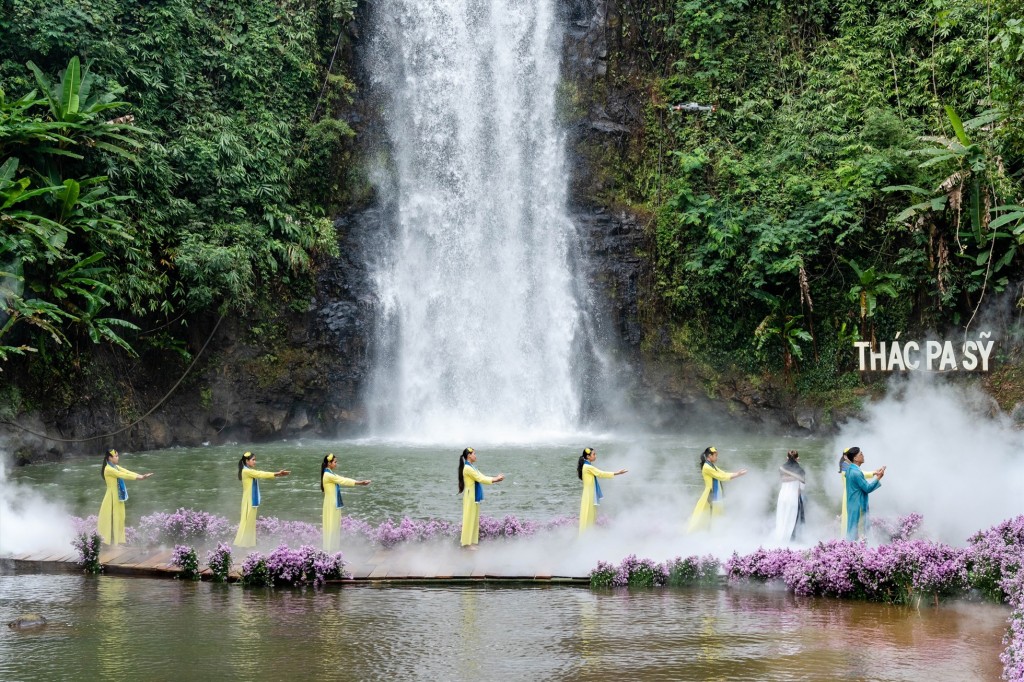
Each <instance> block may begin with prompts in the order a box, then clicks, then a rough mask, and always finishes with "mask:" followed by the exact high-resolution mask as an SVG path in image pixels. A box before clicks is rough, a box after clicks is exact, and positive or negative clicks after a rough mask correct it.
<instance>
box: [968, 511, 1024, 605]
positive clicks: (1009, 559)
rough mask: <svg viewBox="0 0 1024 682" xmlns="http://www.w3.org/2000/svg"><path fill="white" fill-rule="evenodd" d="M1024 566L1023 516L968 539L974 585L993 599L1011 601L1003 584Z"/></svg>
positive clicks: (971, 577)
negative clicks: (1023, 564)
mask: <svg viewBox="0 0 1024 682" xmlns="http://www.w3.org/2000/svg"><path fill="white" fill-rule="evenodd" d="M1022 563H1024V515H1022V516H1018V517H1016V518H1012V519H1009V520H1007V521H1003V522H1002V523H999V524H996V525H995V526H992V527H991V528H989V529H988V530H984V531H979V532H977V533H975V534H974V535H972V536H971V537H970V538H968V539H967V564H968V572H969V573H970V580H971V586H972V587H974V588H975V589H977V590H979V591H981V592H982V593H983V594H985V596H987V597H989V598H991V599H995V600H998V601H1008V600H1009V597H1010V595H1009V593H1008V592H1007V591H1006V590H1005V589H1004V588H1003V581H1004V580H1005V579H1006V578H1012V577H1013V576H1014V575H1016V574H1017V572H1018V571H1019V570H1020V568H1021V565H1022Z"/></svg>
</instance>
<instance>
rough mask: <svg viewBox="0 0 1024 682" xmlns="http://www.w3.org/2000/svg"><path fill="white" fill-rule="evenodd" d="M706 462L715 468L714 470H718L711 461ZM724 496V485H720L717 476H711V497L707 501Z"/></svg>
mask: <svg viewBox="0 0 1024 682" xmlns="http://www.w3.org/2000/svg"><path fill="white" fill-rule="evenodd" d="M708 464H709V465H710V466H711V468H712V469H715V470H716V471H717V470H718V467H716V466H715V465H714V464H711V462H708ZM724 497H725V486H724V485H722V482H721V481H719V480H718V479H717V478H712V479H711V499H710V500H709V501H710V502H718V501H719V500H721V499H722V498H724Z"/></svg>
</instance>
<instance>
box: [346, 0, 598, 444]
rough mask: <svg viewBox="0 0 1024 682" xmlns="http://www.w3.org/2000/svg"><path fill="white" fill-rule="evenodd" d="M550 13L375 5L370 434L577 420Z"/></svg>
mask: <svg viewBox="0 0 1024 682" xmlns="http://www.w3.org/2000/svg"><path fill="white" fill-rule="evenodd" d="M556 7H557V3H556V2H555V0H538V1H536V2H529V3H523V2H521V1H519V0H394V1H393V2H388V3H378V5H377V6H376V11H375V13H374V16H373V18H372V21H371V26H372V30H373V32H374V34H373V36H372V40H371V48H370V50H369V55H368V59H367V60H366V61H367V63H368V67H369V71H370V72H371V78H372V90H373V91H374V93H376V94H377V95H379V96H380V98H381V107H380V109H381V111H382V112H383V116H384V119H385V122H386V129H387V144H386V147H387V159H388V160H387V162H386V164H385V165H386V168H382V169H381V172H380V173H379V178H378V179H379V181H378V183H377V184H378V194H379V196H380V199H381V201H382V204H383V205H384V206H385V207H386V208H387V211H388V212H389V213H390V215H391V216H392V218H391V220H392V222H393V231H392V232H393V233H392V234H391V235H390V237H389V238H388V240H387V243H386V244H385V245H382V248H381V254H382V255H381V257H380V258H379V260H378V262H377V263H375V264H374V269H375V272H374V282H375V286H376V290H377V293H378V295H379V298H380V315H379V319H378V322H377V332H376V342H375V344H376V353H375V355H376V360H375V362H376V368H375V371H374V375H373V377H372V381H371V383H372V387H371V389H370V393H371V395H370V399H369V404H370V409H371V415H370V418H371V422H372V426H373V429H374V431H375V432H376V433H377V434H380V435H395V436H398V437H402V438H413V439H423V440H432V439H434V440H445V441H448V442H451V441H453V440H459V439H463V438H471V437H473V438H486V439H488V440H515V441H519V440H524V439H530V438H534V439H536V438H538V437H543V436H545V435H550V434H564V433H567V432H571V431H573V430H574V429H576V428H578V426H579V422H580V418H581V404H582V402H583V397H582V392H583V391H584V387H583V385H582V384H583V379H582V378H581V377H582V375H583V374H585V372H584V371H583V370H582V367H583V365H584V364H585V363H586V360H585V355H586V353H587V349H588V347H589V345H590V341H589V340H588V339H587V338H585V337H586V335H587V333H588V332H587V331H586V325H585V324H583V316H584V315H585V314H586V310H585V309H584V306H582V305H581V303H580V301H581V300H583V298H584V296H583V295H582V294H581V285H580V284H579V282H580V281H583V280H584V279H585V278H584V277H583V276H582V274H581V273H580V272H579V270H580V269H582V266H581V264H580V258H579V255H578V253H579V249H578V242H577V234H576V231H575V229H574V226H573V223H572V221H571V220H570V218H569V215H568V213H567V208H566V202H567V180H566V168H565V160H564V139H563V135H562V132H561V131H560V130H559V127H558V125H557V121H556V103H555V100H556V90H557V87H558V82H559V73H560V67H559V65H560V54H561V44H562V33H561V26H560V25H559V21H558V17H557V13H556Z"/></svg>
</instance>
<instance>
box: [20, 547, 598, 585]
mask: <svg viewBox="0 0 1024 682" xmlns="http://www.w3.org/2000/svg"><path fill="white" fill-rule="evenodd" d="M172 552H173V550H172V549H169V548H166V547H158V548H152V547H150V548H140V547H130V546H119V547H109V548H104V549H103V550H102V551H101V552H100V556H99V562H100V566H102V567H103V574H104V575H118V576H137V577H148V578H176V577H178V575H179V574H180V573H181V569H180V568H178V567H177V566H174V565H172V564H171V563H170V561H171V554H172ZM484 553H485V552H480V554H484ZM476 554H477V553H476V552H464V553H462V554H459V555H458V556H455V557H449V558H445V557H443V556H439V557H437V560H436V561H431V564H432V565H431V567H430V568H429V569H425V568H423V567H422V566H417V565H416V564H422V560H420V561H412V560H410V559H409V557H408V556H406V555H403V554H402V553H401V552H399V551H392V550H379V551H377V552H374V553H373V554H369V555H367V556H364V557H357V558H355V559H354V560H353V561H352V562H351V563H348V564H346V566H345V571H346V572H347V573H349V574H350V575H351V577H350V578H346V579H344V580H337V581H330V582H332V583H335V584H343V585H345V584H347V585H386V584H394V585H407V584H436V585H450V584H533V585H552V584H558V585H579V586H587V585H589V584H590V579H589V578H588V577H585V576H584V577H581V576H559V575H552V574H551V572H544V571H542V572H538V573H535V574H534V575H499V574H495V573H492V572H490V571H488V570H485V569H484V568H483V567H481V566H480V564H481V563H483V562H481V561H479V559H478V557H477V556H476ZM237 565H240V562H239V564H236V566H237ZM200 569H201V570H200V578H201V579H202V580H210V579H211V578H212V573H211V572H210V569H209V568H208V567H207V566H206V565H205V564H200ZM0 570H2V571H3V572H11V573H81V572H82V567H81V566H80V565H79V564H78V555H77V553H76V552H75V551H73V550H70V549H69V550H68V551H49V552H47V551H41V552H29V553H24V554H15V555H13V556H5V557H0ZM240 577H241V576H240V575H239V574H238V571H237V568H236V569H234V570H232V571H231V573H230V574H229V575H228V581H229V582H237V581H238V580H239V579H240Z"/></svg>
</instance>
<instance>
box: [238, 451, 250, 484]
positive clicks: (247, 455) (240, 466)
mask: <svg viewBox="0 0 1024 682" xmlns="http://www.w3.org/2000/svg"><path fill="white" fill-rule="evenodd" d="M250 459H252V453H251V452H247V453H245V454H244V455H242V459H240V460H238V480H239V481H241V480H242V469H244V468H245V463H246V461H248V460H250Z"/></svg>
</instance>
